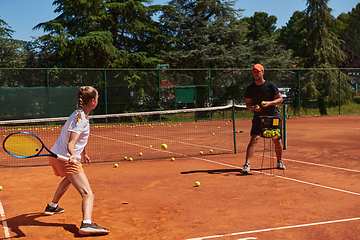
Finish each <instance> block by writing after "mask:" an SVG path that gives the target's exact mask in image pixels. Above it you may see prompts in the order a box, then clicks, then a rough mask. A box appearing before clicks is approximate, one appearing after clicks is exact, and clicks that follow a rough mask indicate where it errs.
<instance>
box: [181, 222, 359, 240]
mask: <svg viewBox="0 0 360 240" xmlns="http://www.w3.org/2000/svg"><path fill="white" fill-rule="evenodd" d="M358 220H360V217H357V218H348V219H340V220H334V221H326V222H317V223H308V224H300V225H293V226H285V227H277V228H266V229H259V230H254V231H246V232H238V233H228V234H222V235H213V236H206V237H198V238H189V239H187V240H202V239H210V238H220V237H231V236H238V235H244V234H254V233H261V232H270V231H275V230H283V229H291V228H302V227H310V226H317V225H325V224H331V223H341V222H350V221H358Z"/></svg>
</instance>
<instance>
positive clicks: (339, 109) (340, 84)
mask: <svg viewBox="0 0 360 240" xmlns="http://www.w3.org/2000/svg"><path fill="white" fill-rule="evenodd" d="M339 115H341V70H340V68H339Z"/></svg>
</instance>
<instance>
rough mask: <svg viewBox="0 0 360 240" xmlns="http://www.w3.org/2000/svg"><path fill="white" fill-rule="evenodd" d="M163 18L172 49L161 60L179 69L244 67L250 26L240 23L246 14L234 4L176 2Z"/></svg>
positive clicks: (164, 30) (196, 0)
mask: <svg viewBox="0 0 360 240" xmlns="http://www.w3.org/2000/svg"><path fill="white" fill-rule="evenodd" d="M169 4H170V5H172V6H173V8H172V9H169V10H167V11H165V12H164V13H163V15H162V16H160V23H161V24H162V29H163V34H164V35H167V36H168V37H169V38H170V39H172V41H171V47H170V48H169V49H167V50H166V51H162V52H161V57H162V58H163V59H164V60H165V61H166V62H167V63H170V64H171V67H175V68H227V67H244V66H246V65H247V64H246V59H248V55H249V51H248V50H247V49H246V48H245V47H244V44H245V42H246V38H245V37H246V34H247V27H246V24H244V23H241V22H239V21H237V18H238V17H240V13H241V11H242V10H240V9H239V10H236V9H234V8H233V6H234V2H233V1H214V0H211V1H201V0H190V1H187V0H173V1H171V2H170V3H169Z"/></svg>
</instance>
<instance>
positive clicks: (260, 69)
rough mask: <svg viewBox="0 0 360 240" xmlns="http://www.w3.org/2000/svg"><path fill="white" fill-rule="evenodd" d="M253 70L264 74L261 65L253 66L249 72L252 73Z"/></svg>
mask: <svg viewBox="0 0 360 240" xmlns="http://www.w3.org/2000/svg"><path fill="white" fill-rule="evenodd" d="M254 70H257V71H263V72H264V67H263V66H262V65H261V64H255V65H254V67H253V69H252V70H251V71H254Z"/></svg>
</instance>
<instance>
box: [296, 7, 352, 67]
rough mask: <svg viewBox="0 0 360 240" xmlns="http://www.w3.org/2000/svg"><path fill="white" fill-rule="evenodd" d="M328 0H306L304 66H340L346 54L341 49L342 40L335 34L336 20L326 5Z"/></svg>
mask: <svg viewBox="0 0 360 240" xmlns="http://www.w3.org/2000/svg"><path fill="white" fill-rule="evenodd" d="M328 1H329V0H307V9H306V10H305V14H306V18H304V25H305V29H304V31H305V33H304V34H305V38H306V42H305V44H306V45H305V47H303V49H302V56H304V57H306V58H307V62H306V64H305V67H340V65H341V63H342V62H343V61H344V60H345V58H346V55H345V54H344V52H343V51H341V45H342V44H343V41H342V40H341V39H340V38H339V37H338V36H337V35H336V30H337V28H338V22H337V21H335V19H334V17H333V16H332V15H331V11H332V9H331V8H329V7H328V6H327V3H328Z"/></svg>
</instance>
